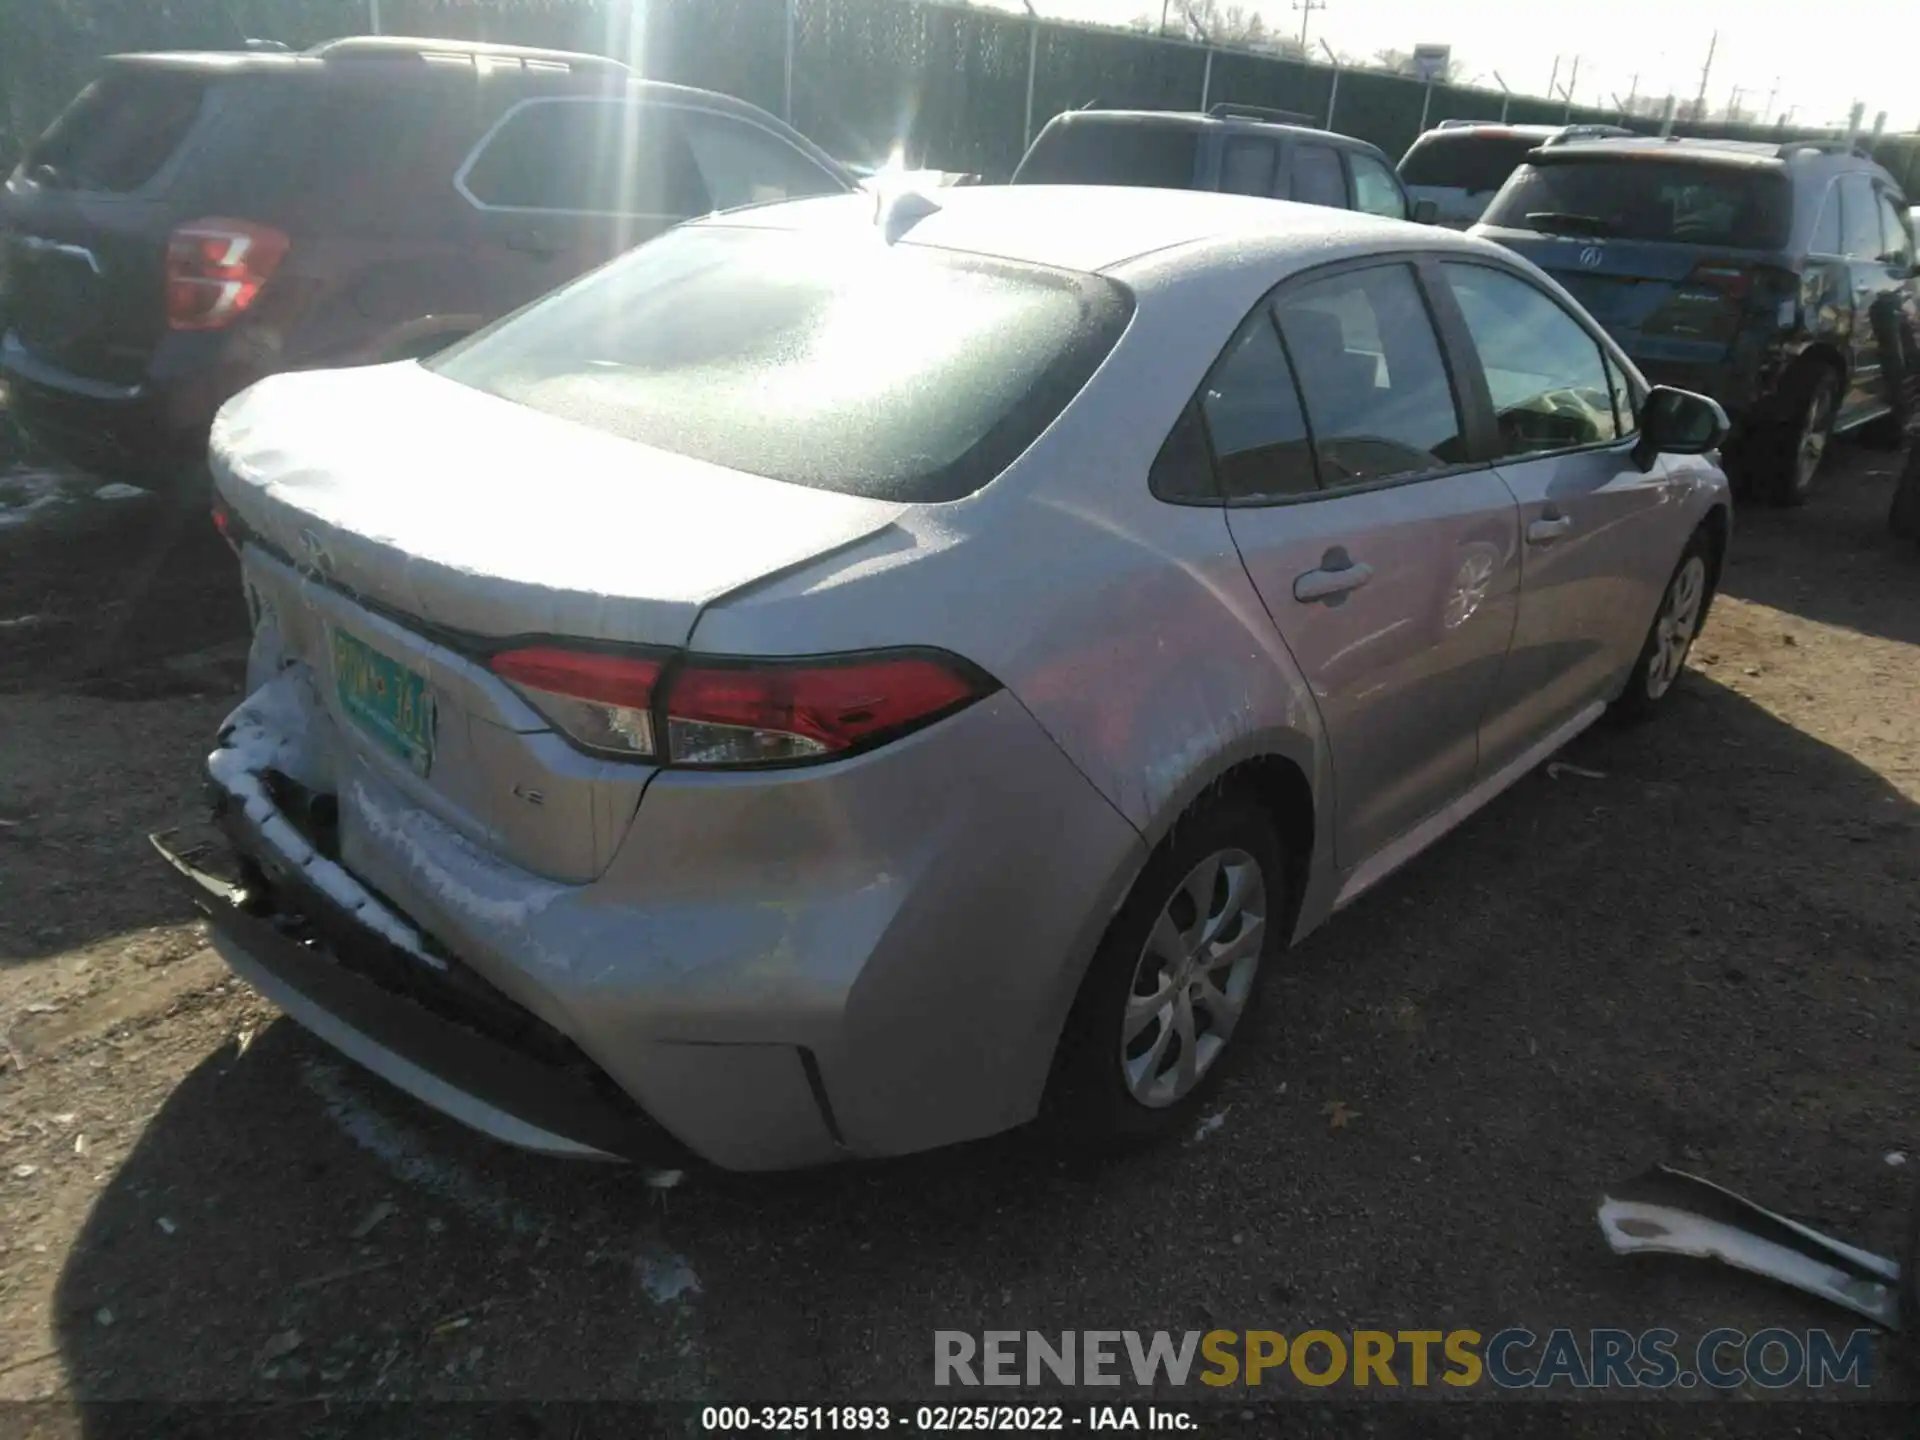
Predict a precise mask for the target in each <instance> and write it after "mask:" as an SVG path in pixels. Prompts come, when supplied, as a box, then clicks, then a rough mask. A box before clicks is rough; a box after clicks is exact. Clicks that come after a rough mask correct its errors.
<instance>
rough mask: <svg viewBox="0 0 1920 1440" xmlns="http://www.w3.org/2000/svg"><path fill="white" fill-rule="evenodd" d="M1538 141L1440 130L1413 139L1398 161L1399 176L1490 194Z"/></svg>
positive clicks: (1409, 181)
mask: <svg viewBox="0 0 1920 1440" xmlns="http://www.w3.org/2000/svg"><path fill="white" fill-rule="evenodd" d="M1539 143H1540V142H1539V141H1538V140H1536V139H1533V138H1531V137H1529V136H1525V135H1488V134H1485V133H1476V132H1474V131H1471V130H1456V131H1451V132H1450V131H1445V130H1442V131H1439V132H1438V133H1436V134H1432V135H1423V136H1421V137H1420V138H1419V139H1418V140H1416V141H1414V142H1413V148H1412V149H1411V150H1409V151H1407V153H1406V155H1405V157H1403V158H1402V159H1401V161H1400V179H1401V180H1402V181H1403V182H1405V183H1406V184H1408V185H1432V186H1435V187H1437V188H1440V189H1448V190H1465V191H1466V192H1467V193H1468V194H1470V195H1478V194H1482V193H1491V192H1493V191H1495V190H1498V189H1499V188H1500V187H1501V186H1502V185H1504V184H1506V183H1507V177H1508V176H1509V175H1511V174H1513V172H1514V170H1515V169H1516V168H1517V167H1518V166H1519V164H1520V162H1521V161H1522V160H1524V159H1526V158H1527V152H1528V151H1529V150H1531V149H1533V148H1534V146H1536V145H1538V144H1539Z"/></svg>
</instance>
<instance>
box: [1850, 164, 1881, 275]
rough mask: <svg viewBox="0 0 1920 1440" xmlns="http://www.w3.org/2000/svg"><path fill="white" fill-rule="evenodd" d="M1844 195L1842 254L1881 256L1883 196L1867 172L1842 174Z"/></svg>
mask: <svg viewBox="0 0 1920 1440" xmlns="http://www.w3.org/2000/svg"><path fill="white" fill-rule="evenodd" d="M1840 198H1841V199H1842V200H1843V201H1844V202H1845V203H1844V204H1843V205H1842V206H1841V207H1840V244H1841V251H1840V253H1841V254H1843V255H1845V256H1846V257H1847V258H1848V259H1849V260H1865V261H1874V260H1878V259H1879V258H1880V246H1881V243H1882V240H1883V238H1884V237H1882V235H1881V234H1880V197H1879V196H1878V195H1876V194H1875V193H1874V190H1873V182H1872V181H1871V180H1869V179H1867V177H1866V176H1864V175H1842V176H1841V177H1840Z"/></svg>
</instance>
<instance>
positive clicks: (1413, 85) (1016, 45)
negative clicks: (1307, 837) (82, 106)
mask: <svg viewBox="0 0 1920 1440" xmlns="http://www.w3.org/2000/svg"><path fill="white" fill-rule="evenodd" d="M375 8H377V9H378V11H379V18H380V22H381V28H382V29H383V30H384V31H386V32H388V33H393V34H413V35H436V36H445V37H448V38H452V39H466V40H493V41H511V42H515V43H520V44H534V45H546V46H552V47H555V48H559V49H571V50H586V51H592V52H596V53H600V54H607V55H612V56H615V57H617V58H619V59H622V60H626V61H627V62H628V63H630V64H632V65H633V66H634V68H635V69H636V70H638V71H639V72H640V73H642V74H644V75H646V76H648V77H649V78H652V79H661V80H673V81H678V82H680V83H683V84H688V85H699V86H704V87H707V88H709V89H714V90H722V91H725V92H727V93H729V94H733V95H738V96H740V97H742V98H743V99H746V100H751V101H753V102H754V103H755V104H758V105H761V106H763V107H765V108H766V109H768V110H771V111H773V112H774V113H775V114H781V115H786V116H789V117H790V118H791V119H792V121H793V123H794V124H795V125H796V126H798V127H799V128H800V129H801V130H802V131H804V132H806V133H807V134H809V135H811V136H812V137H813V138H814V139H815V140H817V141H818V142H819V143H820V144H822V145H824V146H826V147H827V148H828V149H829V150H832V151H834V152H835V153H837V154H839V155H841V156H843V157H845V158H846V159H849V160H852V161H855V162H871V161H877V160H879V159H881V158H883V157H885V156H886V155H888V154H889V153H890V152H891V151H892V150H893V149H894V148H895V147H896V146H898V147H899V148H900V149H902V150H903V151H904V152H905V154H906V156H907V158H908V160H909V162H910V163H913V164H918V165H927V166H932V167H936V168H940V169H946V170H966V171H974V172H977V173H979V174H981V175H983V176H985V177H986V178H987V179H989V180H998V179H1004V178H1006V176H1007V175H1009V174H1010V173H1011V172H1012V170H1013V167H1014V166H1015V164H1017V163H1018V161H1019V158H1020V156H1021V154H1022V152H1023V151H1024V149H1025V147H1026V143H1027V140H1028V138H1029V137H1030V135H1031V133H1032V132H1034V131H1035V130H1037V129H1038V127H1039V126H1040V125H1042V124H1044V123H1045V122H1046V120H1047V119H1048V118H1049V117H1051V116H1053V115H1055V114H1058V113H1059V112H1061V111H1063V110H1070V109H1077V108H1080V107H1082V106H1087V105H1100V106H1108V107H1130V108H1141V109H1181V110H1191V109H1197V108H1203V107H1204V106H1206V105H1211V104H1217V103H1221V102H1235V103H1240V104H1249V105H1260V106H1265V107H1269V108H1272V109H1277V110H1290V111H1296V112H1299V113H1302V114H1307V115H1311V116H1313V117H1315V118H1316V119H1317V120H1319V121H1321V122H1322V123H1330V125H1331V128H1333V129H1336V130H1341V131H1344V132H1346V133H1347V134H1350V135H1357V136H1359V137H1360V138H1362V139H1365V140H1370V141H1372V142H1373V143H1374V144H1376V145H1378V146H1380V148H1381V149H1382V150H1384V151H1386V153H1387V154H1388V155H1389V156H1393V157H1398V156H1399V155H1400V154H1401V153H1402V152H1404V151H1405V149H1406V148H1407V146H1408V145H1410V144H1411V143H1412V142H1413V139H1414V137H1415V136H1416V135H1418V134H1419V133H1420V131H1421V129H1422V128H1423V127H1424V126H1429V125H1435V124H1438V123H1439V122H1440V121H1441V120H1444V119H1485V120H1498V119H1503V118H1504V119H1507V120H1510V121H1512V122H1514V123H1516V124H1519V123H1558V122H1562V121H1569V120H1571V121H1589V122H1592V121H1602V122H1617V121H1618V120H1619V116H1618V115H1617V114H1616V112H1614V111H1612V110H1601V109H1594V108H1591V107H1586V106H1572V107H1569V106H1567V105H1565V104H1563V103H1561V102H1558V101H1551V100H1546V99H1540V98H1534V97H1527V96H1518V95H1515V96H1506V95H1503V94H1502V93H1500V92H1498V91H1488V90H1475V89H1469V88H1466V87H1461V86H1451V85H1431V86H1430V85H1426V84H1423V83H1422V82H1421V81H1419V80H1416V79H1410V78H1406V77H1403V76H1397V75H1389V74H1385V73H1382V72H1378V71H1369V70H1362V69H1342V70H1340V71H1338V72H1336V71H1335V69H1334V67H1332V66H1330V65H1320V64H1312V63H1305V62H1301V61H1297V60H1284V59H1279V58H1275V57H1271V56H1265V55H1260V54H1254V53H1251V52H1246V51H1236V50H1223V49H1211V48H1209V47H1205V46H1201V45H1197V44H1192V43H1189V42H1186V41H1181V40H1171V39H1161V38H1159V37H1156V36H1152V35H1144V34H1135V33H1131V32H1126V31H1113V30H1100V29H1094V28H1091V27H1083V26H1075V25H1068V24H1064V23H1061V22H1048V21H1041V20H1034V19H1030V18H1028V17H1026V16H1022V15H1015V14H1009V13H1006V12H1003V11H997V10H987V9H980V8H972V7H954V6H943V5H938V4H932V3H922V0H645V3H636V0H0V165H7V166H10V165H11V164H12V162H13V160H14V158H15V157H17V155H18V154H19V152H20V150H21V148H22V147H23V146H24V145H25V144H26V143H27V141H28V140H30V139H31V138H32V137H33V136H34V135H36V134H37V133H39V131H40V130H41V129H42V128H43V127H44V126H45V125H46V124H47V122H48V121H49V120H50V119H51V118H52V117H53V116H54V115H55V114H56V113H58V111H59V109H60V107H61V106H62V105H64V104H65V103H66V101H67V100H68V99H69V98H70V97H71V96H72V95H73V94H74V92H75V91H76V90H77V89H78V88H79V87H80V85H81V84H83V83H84V82H85V80H86V78H87V76H88V75H89V73H90V72H91V70H92V68H93V66H94V64H95V62H96V61H97V59H98V57H100V56H102V55H106V54H111V53H113V52H115V51H123V50H149V49H193V48H217V49H235V48H238V47H239V45H240V43H241V41H242V40H243V39H245V38H247V37H255V38H260V39H270V40H277V41H281V42H283V43H285V44H287V45H289V46H291V47H293V48H295V49H302V48H305V47H306V46H309V45H312V44H315V43H317V42H318V41H321V40H324V39H328V38H331V37H334V36H338V35H347V34H360V33H365V32H366V31H367V30H368V29H369V27H370V23H371V19H372V15H373V11H374V10H375ZM1329 112H1331V113H1329ZM1631 123H1633V124H1635V125H1636V126H1637V127H1638V128H1642V129H1646V128H1650V127H1649V126H1648V124H1647V122H1646V121H1644V120H1638V121H1634V122H1631ZM1675 133H1678V134H1683V135H1714V136H1720V137H1727V138H1736V137H1737V138H1756V139H1782V140H1785V139H1801V138H1811V137H1815V136H1821V135H1829V134H1831V133H1832V132H1830V131H1817V130H1803V129H1794V130H1788V129H1785V128H1782V127H1778V126H1774V127H1767V128H1764V129H1762V128H1758V127H1740V126H1726V125H1704V126H1702V125H1686V124H1682V125H1678V126H1676V127H1675ZM1877 153H1878V155H1879V158H1880V159H1881V161H1882V163H1883V164H1886V165H1887V166H1888V168H1889V169H1891V170H1892V171H1893V172H1894V173H1895V175H1897V176H1899V177H1900V178H1901V179H1902V180H1903V181H1904V183H1905V185H1906V187H1907V190H1908V193H1909V194H1920V137H1916V136H1895V137H1889V138H1887V139H1884V140H1882V141H1881V142H1880V144H1879V146H1878V150H1877Z"/></svg>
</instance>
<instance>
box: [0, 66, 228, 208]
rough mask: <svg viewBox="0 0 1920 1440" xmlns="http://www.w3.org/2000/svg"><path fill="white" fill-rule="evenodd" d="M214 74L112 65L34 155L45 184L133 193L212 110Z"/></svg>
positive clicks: (31, 159)
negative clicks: (210, 96) (210, 93)
mask: <svg viewBox="0 0 1920 1440" xmlns="http://www.w3.org/2000/svg"><path fill="white" fill-rule="evenodd" d="M209 89H210V86H209V83H208V77H207V76H205V75H196V74H192V73H190V72H185V71H176V70H161V69H148V68H144V67H141V68H136V67H132V66H128V67H124V68H118V69H112V70H109V72H108V73H107V74H105V75H103V76H101V77H100V78H99V79H98V80H96V81H94V82H93V83H92V84H91V85H89V86H87V88H86V89H84V90H82V91H81V92H80V94H79V95H78V96H77V97H75V99H74V102H73V103H72V104H71V105H69V106H68V107H67V109H66V112H65V113H64V114H63V115H61V116H60V118H59V119H58V120H56V121H54V122H53V124H52V125H51V126H50V127H49V128H48V130H47V133H46V134H45V135H43V136H41V137H40V140H39V142H38V143H37V144H35V145H34V146H33V148H32V149H31V150H30V151H28V153H27V162H26V163H27V168H28V170H29V173H32V174H34V175H35V178H37V179H38V180H39V181H40V182H41V183H42V184H45V185H50V186H55V187H58V188H60V189H65V190H88V191H94V192H104V193H107V194H127V193H130V192H132V191H135V190H138V189H140V188H141V187H143V186H144V185H146V183H147V182H148V181H150V180H152V179H153V177H154V176H155V175H157V174H159V173H160V168H161V166H163V165H165V164H166V163H167V161H168V160H170V159H172V158H173V155H174V152H175V151H177V150H178V149H179V148H180V146H181V143H182V142H183V141H184V140H185V139H186V138H187V134H188V132H190V131H191V130H192V129H193V127H194V123H195V122H196V121H197V120H199V118H200V115H201V112H202V111H203V110H204V109H205V106H206V101H207V93H208V90H209Z"/></svg>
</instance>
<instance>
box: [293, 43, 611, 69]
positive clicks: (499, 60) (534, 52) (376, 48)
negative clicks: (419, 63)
mask: <svg viewBox="0 0 1920 1440" xmlns="http://www.w3.org/2000/svg"><path fill="white" fill-rule="evenodd" d="M307 54H309V55H312V56H316V57H318V58H321V59H326V60H376V59H404V58H406V57H408V56H413V57H416V58H418V59H421V60H426V59H429V58H435V59H438V58H441V57H446V58H448V59H459V60H465V61H467V62H468V63H469V64H473V63H477V62H479V61H481V60H487V61H490V62H493V63H496V64H502V65H508V64H518V65H519V66H521V67H522V68H526V67H528V66H529V65H531V66H533V67H535V68H540V67H559V66H565V67H566V68H567V69H569V70H574V71H579V72H581V73H600V74H609V75H630V74H632V73H633V72H632V70H631V69H629V67H627V66H626V65H624V64H622V63H621V62H620V61H618V60H614V59H610V58H609V57H607V56H605V55H587V54H583V53H581V52H579V51H575V50H542V49H539V48H538V47H536V46H532V45H492V44H488V43H486V42H484V41H479V40H438V39H432V38H427V37H420V36H411V35H354V36H349V37H348V38H347V39H344V40H329V41H326V42H325V43H324V44H320V45H316V46H314V47H313V49H311V50H309V51H307Z"/></svg>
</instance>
